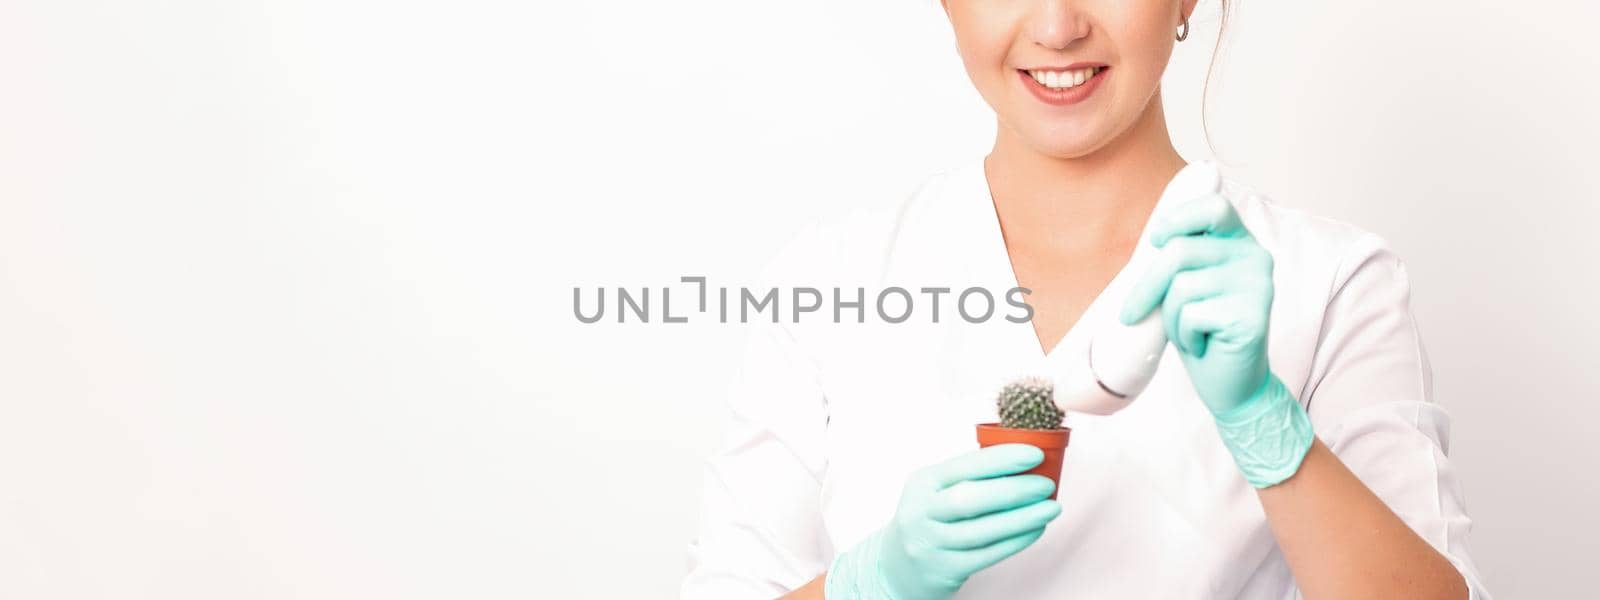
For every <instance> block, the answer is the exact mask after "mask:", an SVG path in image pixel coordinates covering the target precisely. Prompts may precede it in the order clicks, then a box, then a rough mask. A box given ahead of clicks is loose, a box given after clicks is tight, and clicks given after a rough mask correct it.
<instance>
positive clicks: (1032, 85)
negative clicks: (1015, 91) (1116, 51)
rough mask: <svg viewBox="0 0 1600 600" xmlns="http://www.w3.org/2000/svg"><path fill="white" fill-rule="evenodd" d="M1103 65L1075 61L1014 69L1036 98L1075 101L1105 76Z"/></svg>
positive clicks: (1055, 102)
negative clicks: (1054, 65) (1067, 63)
mask: <svg viewBox="0 0 1600 600" xmlns="http://www.w3.org/2000/svg"><path fill="white" fill-rule="evenodd" d="M1110 70H1111V67H1109V66H1106V65H1097V64H1086V63H1076V64H1073V65H1069V66H1066V67H1038V68H1034V69H1017V76H1018V77H1019V78H1021V81H1022V85H1023V86H1024V87H1026V88H1028V91H1029V92H1032V93H1033V97H1035V98H1038V99H1039V101H1040V102H1043V103H1045V104H1049V105H1052V106H1067V105H1070V104H1077V103H1079V102H1082V101H1083V100H1084V99H1085V98H1088V97H1089V95H1090V94H1093V93H1094V91H1095V89H1096V88H1098V87H1100V82H1101V80H1103V79H1105V78H1106V77H1108V76H1109V71H1110Z"/></svg>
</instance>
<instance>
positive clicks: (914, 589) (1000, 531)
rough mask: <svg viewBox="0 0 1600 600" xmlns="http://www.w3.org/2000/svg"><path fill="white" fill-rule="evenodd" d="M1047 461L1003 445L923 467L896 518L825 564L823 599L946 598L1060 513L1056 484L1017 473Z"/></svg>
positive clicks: (905, 491) (1035, 451) (908, 484)
mask: <svg viewBox="0 0 1600 600" xmlns="http://www.w3.org/2000/svg"><path fill="white" fill-rule="evenodd" d="M1043 460H1044V453H1043V452H1041V451H1040V450H1039V449H1038V448H1035V447H1033V446H1029V445H1026V444H1000V445H996V446H990V447H988V448H983V449H980V450H977V451H974V452H970V453H967V454H963V455H961V456H957V457H955V458H953V459H950V460H947V461H945V462H942V463H939V464H936V465H932V466H929V467H924V468H922V469H920V470H918V471H917V472H915V473H913V474H912V476H911V477H910V478H909V479H908V480H907V481H906V484H905V488H904V489H903V490H902V491H901V493H900V504H899V507H898V508H897V509H895V515H894V519H892V520H891V521H890V522H889V524H888V525H886V526H884V527H883V528H882V529H879V530H878V531H876V532H874V533H873V534H872V535H870V536H868V537H867V538H866V539H865V540H863V541H862V542H861V543H860V544H857V545H856V546H855V547H854V548H851V549H850V550H848V551H846V552H844V553H843V554H840V555H839V556H838V557H836V558H835V559H834V561H833V564H832V565H831V566H830V568H829V570H828V574H827V578H826V587H825V589H824V596H825V597H826V598H828V600H948V599H949V598H950V597H951V596H953V595H955V593H956V590H958V589H960V588H961V585H962V584H964V583H966V581H967V578H968V577H971V576H972V575H973V574H974V573H977V572H978V571H981V570H983V569H986V568H988V567H989V566H990V565H993V564H995V563H997V562H1000V561H1001V560H1004V559H1005V558H1006V557H1009V556H1011V555H1013V554H1016V553H1017V552H1020V551H1022V549H1023V548H1027V547H1028V546H1029V545H1030V544H1032V543H1033V542H1034V541H1035V540H1037V539H1039V536H1041V535H1043V534H1044V527H1045V524H1047V523H1049V522H1050V521H1051V520H1052V519H1055V518H1056V515H1059V514H1061V505H1060V504H1059V503H1057V502H1056V501H1054V500H1051V499H1049V497H1050V492H1051V491H1052V490H1054V489H1055V484H1054V483H1052V482H1051V481H1050V479H1049V478H1047V477H1042V476H1039V475H1017V473H1022V472H1024V471H1027V470H1028V469H1031V468H1033V467H1034V466H1035V465H1038V464H1039V463H1040V462H1041V461H1043Z"/></svg>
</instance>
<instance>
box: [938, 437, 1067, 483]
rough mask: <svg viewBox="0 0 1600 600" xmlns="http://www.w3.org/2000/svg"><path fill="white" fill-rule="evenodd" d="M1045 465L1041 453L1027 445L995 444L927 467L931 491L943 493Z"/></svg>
mask: <svg viewBox="0 0 1600 600" xmlns="http://www.w3.org/2000/svg"><path fill="white" fill-rule="evenodd" d="M1041 462H1044V451H1042V450H1040V449H1039V448H1038V447H1036V446H1031V445H1028V444H997V445H994V446H989V447H987V448H980V449H978V450H974V451H972V452H968V453H966V454H962V455H960V456H957V457H955V458H952V459H949V460H946V461H944V462H942V463H939V464H937V465H934V466H932V467H930V468H929V469H928V471H927V474H928V475H929V476H930V477H931V478H932V480H933V484H934V489H935V490H942V489H944V488H947V487H950V486H952V485H955V484H957V483H960V482H963V481H967V480H971V479H988V478H990V477H1001V476H1004V475H1012V474H1015V473H1021V472H1023V471H1026V470H1028V469H1032V468H1034V467H1036V466H1038V465H1039V463H1041Z"/></svg>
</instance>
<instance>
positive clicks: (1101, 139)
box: [1020, 124, 1107, 158]
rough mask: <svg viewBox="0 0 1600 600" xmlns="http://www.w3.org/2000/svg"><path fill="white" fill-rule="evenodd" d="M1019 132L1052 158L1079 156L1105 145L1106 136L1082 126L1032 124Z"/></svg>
mask: <svg viewBox="0 0 1600 600" xmlns="http://www.w3.org/2000/svg"><path fill="white" fill-rule="evenodd" d="M1033 127H1034V128H1033V129H1031V130H1026V131H1023V132H1020V133H1021V134H1022V139H1023V140H1024V141H1026V142H1027V144H1028V145H1029V146H1032V147H1033V149H1034V150H1036V151H1038V152H1039V153H1040V154H1044V155H1046V156H1050V157H1052V158H1081V157H1084V156H1088V155H1090V154H1093V153H1094V152H1095V151H1096V150H1099V149H1100V148H1102V147H1104V146H1105V145H1106V140H1107V137H1106V136H1104V135H1099V132H1096V131H1093V130H1085V129H1084V128H1082V127H1074V126H1065V125H1054V126H1052V125H1038V124H1036V125H1034V126H1033Z"/></svg>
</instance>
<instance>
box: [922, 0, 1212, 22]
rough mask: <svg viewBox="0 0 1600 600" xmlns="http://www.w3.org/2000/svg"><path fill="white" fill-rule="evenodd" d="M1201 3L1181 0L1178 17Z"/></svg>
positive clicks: (1190, 13)
mask: <svg viewBox="0 0 1600 600" xmlns="http://www.w3.org/2000/svg"><path fill="white" fill-rule="evenodd" d="M943 1H944V0H940V2H943ZM1199 3H1200V0H1181V1H1180V2H1178V17H1179V19H1180V20H1187V19H1188V18H1189V17H1192V16H1194V6H1195V5H1196V4H1199Z"/></svg>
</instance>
